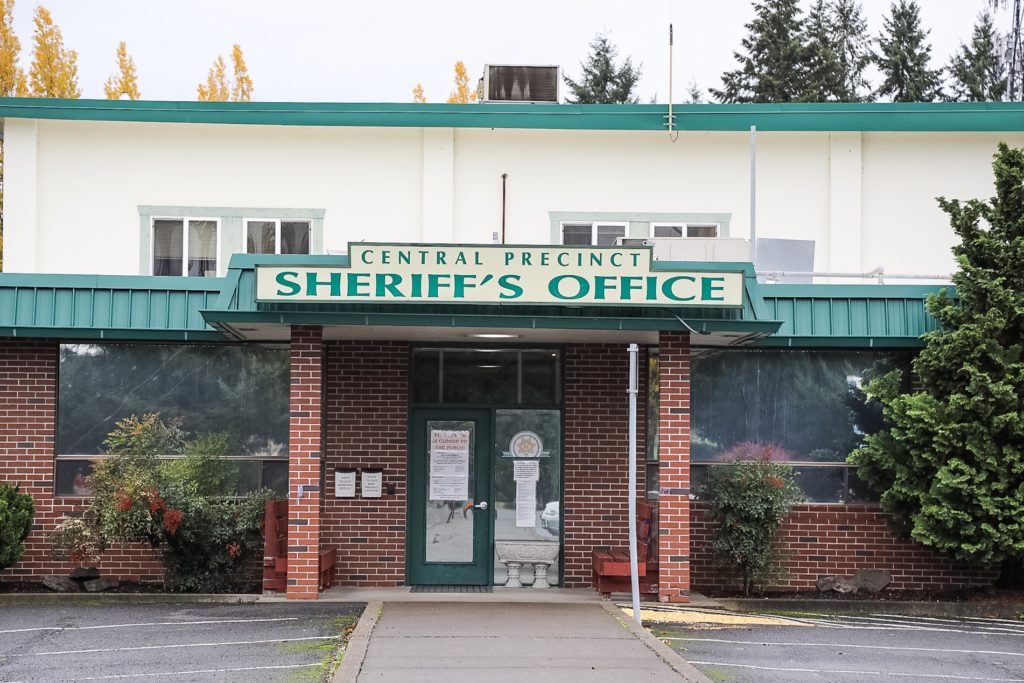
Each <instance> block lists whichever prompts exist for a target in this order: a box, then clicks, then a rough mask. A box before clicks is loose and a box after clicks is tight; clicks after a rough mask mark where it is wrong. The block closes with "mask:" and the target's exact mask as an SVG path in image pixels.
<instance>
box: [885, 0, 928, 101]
mask: <svg viewBox="0 0 1024 683" xmlns="http://www.w3.org/2000/svg"><path fill="white" fill-rule="evenodd" d="M890 11H891V14H890V15H889V16H888V17H886V18H885V25H884V29H883V33H882V35H880V36H879V37H878V48H879V53H878V54H877V55H876V56H875V63H876V64H877V65H878V68H879V70H881V72H882V76H883V81H882V85H880V86H879V88H878V90H877V91H876V95H888V96H890V97H891V99H892V101H893V102H932V101H934V100H936V99H937V98H939V97H940V96H941V94H942V89H941V72H940V71H938V70H933V69H930V68H928V64H929V62H930V61H931V52H932V46H931V45H929V44H928V43H926V42H925V41H926V40H927V38H928V33H929V31H925V30H924V29H922V28H921V11H920V7H918V4H917V2H916V0H898V1H897V2H895V3H893V5H892V8H891V10H890Z"/></svg>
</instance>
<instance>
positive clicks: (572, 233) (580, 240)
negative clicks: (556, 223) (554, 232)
mask: <svg viewBox="0 0 1024 683" xmlns="http://www.w3.org/2000/svg"><path fill="white" fill-rule="evenodd" d="M592 233H593V226H592V225H591V224H590V223H583V224H581V225H570V224H566V225H563V226H562V244H572V245H588V244H590V243H591V242H592V240H593V236H592Z"/></svg>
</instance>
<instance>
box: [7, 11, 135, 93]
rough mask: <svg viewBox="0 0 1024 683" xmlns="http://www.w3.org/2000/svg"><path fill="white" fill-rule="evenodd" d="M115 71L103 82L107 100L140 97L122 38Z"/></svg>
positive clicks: (131, 64) (118, 48)
mask: <svg viewBox="0 0 1024 683" xmlns="http://www.w3.org/2000/svg"><path fill="white" fill-rule="evenodd" d="M0 1H2V0H0ZM117 72H118V74H117V75H116V76H111V77H110V78H108V79H107V82H106V83H104V84H103V94H104V95H106V96H107V99H108V100H119V99H121V96H122V95H127V96H128V99H129V100H138V99H142V95H141V94H139V76H138V74H137V73H136V71H135V60H134V59H132V57H131V55H129V54H128V46H127V45H125V42H124V41H123V40H122V41H121V43H120V44H119V45H118V46H117Z"/></svg>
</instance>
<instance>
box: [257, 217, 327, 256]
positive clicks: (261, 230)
mask: <svg viewBox="0 0 1024 683" xmlns="http://www.w3.org/2000/svg"><path fill="white" fill-rule="evenodd" d="M310 232H311V230H310V221H290V220H278V219H247V220H246V221H245V253H247V254H308V253H309V236H310Z"/></svg>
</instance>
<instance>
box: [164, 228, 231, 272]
mask: <svg viewBox="0 0 1024 683" xmlns="http://www.w3.org/2000/svg"><path fill="white" fill-rule="evenodd" d="M157 221H181V226H182V230H181V233H182V234H181V250H182V251H181V270H182V272H181V274H179V275H170V276H167V277H191V276H189V275H188V272H187V271H188V224H189V222H190V221H213V223H214V224H215V225H216V226H217V227H216V230H217V251H216V252H214V259H215V260H216V262H217V269H216V272H217V277H222V276H223V274H224V273H223V271H222V268H223V264H222V263H221V258H220V240H221V236H222V232H223V231H222V230H221V229H220V219H219V218H214V217H212V216H151V217H150V219H149V274H150V275H153V258H154V257H155V256H156V222H157Z"/></svg>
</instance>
